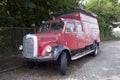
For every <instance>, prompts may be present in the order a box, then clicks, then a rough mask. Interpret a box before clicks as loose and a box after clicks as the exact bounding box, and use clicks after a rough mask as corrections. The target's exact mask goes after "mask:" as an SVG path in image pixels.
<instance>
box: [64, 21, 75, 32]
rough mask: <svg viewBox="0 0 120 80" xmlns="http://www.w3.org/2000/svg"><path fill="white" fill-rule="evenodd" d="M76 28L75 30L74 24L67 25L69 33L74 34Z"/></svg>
mask: <svg viewBox="0 0 120 80" xmlns="http://www.w3.org/2000/svg"><path fill="white" fill-rule="evenodd" d="M74 28H75V26H74V23H67V25H66V31H67V32H74Z"/></svg>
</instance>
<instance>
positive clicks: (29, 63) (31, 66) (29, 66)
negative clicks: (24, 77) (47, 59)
mask: <svg viewBox="0 0 120 80" xmlns="http://www.w3.org/2000/svg"><path fill="white" fill-rule="evenodd" d="M26 65H27V66H28V68H29V69H33V68H34V66H35V62H31V61H26Z"/></svg>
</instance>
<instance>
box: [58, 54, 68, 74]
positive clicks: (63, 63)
mask: <svg viewBox="0 0 120 80" xmlns="http://www.w3.org/2000/svg"><path fill="white" fill-rule="evenodd" d="M67 63H68V60H67V54H66V52H63V53H62V54H61V56H60V60H59V64H60V65H59V66H60V74H61V75H65V74H66V69H67Z"/></svg>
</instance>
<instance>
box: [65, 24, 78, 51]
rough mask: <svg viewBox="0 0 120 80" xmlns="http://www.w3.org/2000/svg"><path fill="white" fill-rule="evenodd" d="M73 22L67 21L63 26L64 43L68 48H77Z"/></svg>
mask: <svg viewBox="0 0 120 80" xmlns="http://www.w3.org/2000/svg"><path fill="white" fill-rule="evenodd" d="M75 28H76V27H75V23H74V22H67V23H66V26H65V45H66V46H67V47H68V48H69V49H70V50H75V49H77V39H76V29H75Z"/></svg>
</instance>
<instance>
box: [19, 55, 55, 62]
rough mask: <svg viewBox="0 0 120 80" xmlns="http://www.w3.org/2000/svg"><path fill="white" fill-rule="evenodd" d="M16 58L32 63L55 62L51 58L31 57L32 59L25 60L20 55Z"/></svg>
mask: <svg viewBox="0 0 120 80" xmlns="http://www.w3.org/2000/svg"><path fill="white" fill-rule="evenodd" d="M18 58H21V59H24V60H26V61H34V62H47V61H55V59H54V58H53V57H49V56H46V57H33V58H26V57H24V56H23V55H22V54H19V55H18Z"/></svg>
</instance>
